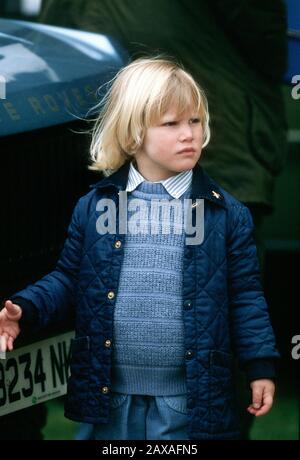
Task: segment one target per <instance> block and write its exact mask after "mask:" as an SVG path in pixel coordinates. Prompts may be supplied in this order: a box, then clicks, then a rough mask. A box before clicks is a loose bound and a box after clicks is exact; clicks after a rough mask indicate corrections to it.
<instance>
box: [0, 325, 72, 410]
mask: <svg viewBox="0 0 300 460" xmlns="http://www.w3.org/2000/svg"><path fill="white" fill-rule="evenodd" d="M74 335H75V334H74V331H72V332H67V333H65V334H61V335H57V336H55V337H51V338H50V339H47V340H41V341H40V342H35V343H32V344H31V345H28V346H25V347H22V348H18V349H16V350H14V351H12V352H8V353H6V359H5V360H4V359H1V360H0V416H1V415H5V414H9V413H10V412H15V411H17V410H20V409H24V408H25V407H29V406H32V405H33V404H38V403H41V402H45V401H47V400H48V399H53V398H57V397H58V396H62V395H64V394H66V391H67V379H68V377H69V374H70V345H71V339H72V338H73V337H74ZM3 357H4V356H2V358H3Z"/></svg>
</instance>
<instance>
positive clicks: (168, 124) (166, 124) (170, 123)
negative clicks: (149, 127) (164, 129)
mask: <svg viewBox="0 0 300 460" xmlns="http://www.w3.org/2000/svg"><path fill="white" fill-rule="evenodd" d="M176 124H177V121H167V122H166V123H164V124H163V126H175V125H176Z"/></svg>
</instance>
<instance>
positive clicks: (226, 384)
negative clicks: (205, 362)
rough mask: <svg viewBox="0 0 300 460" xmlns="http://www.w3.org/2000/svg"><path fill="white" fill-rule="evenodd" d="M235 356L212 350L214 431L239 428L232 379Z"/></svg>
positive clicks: (211, 400) (211, 398)
mask: <svg viewBox="0 0 300 460" xmlns="http://www.w3.org/2000/svg"><path fill="white" fill-rule="evenodd" d="M232 370H233V358H232V355H231V354H230V353H226V352H223V351H219V350H213V351H211V352H210V421H211V427H212V433H221V432H230V431H232V432H233V431H236V430H238V418H237V405H236V401H235V392H234V386H233V379H232Z"/></svg>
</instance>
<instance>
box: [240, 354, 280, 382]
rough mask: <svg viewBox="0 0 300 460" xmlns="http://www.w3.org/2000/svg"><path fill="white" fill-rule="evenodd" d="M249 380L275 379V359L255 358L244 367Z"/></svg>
mask: <svg viewBox="0 0 300 460" xmlns="http://www.w3.org/2000/svg"><path fill="white" fill-rule="evenodd" d="M244 370H245V373H246V378H247V380H248V381H249V382H252V381H253V380H259V379H270V380H275V378H276V367H275V363H274V360H273V359H261V358H259V359H254V360H252V361H249V363H247V364H246V365H245V367H244Z"/></svg>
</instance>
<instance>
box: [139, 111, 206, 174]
mask: <svg viewBox="0 0 300 460" xmlns="http://www.w3.org/2000/svg"><path fill="white" fill-rule="evenodd" d="M202 143H203V130H202V125H201V121H200V118H199V116H198V115H197V114H196V113H194V111H193V110H191V109H188V110H187V111H186V112H185V113H184V115H182V116H178V115H177V111H176V110H175V109H174V108H172V107H171V108H170V109H169V110H167V112H166V113H165V114H164V115H163V116H162V117H161V119H160V120H158V122H157V123H156V124H155V125H154V126H150V127H149V128H148V129H147V130H146V134H145V139H144V143H143V145H142V147H141V148H140V149H139V150H138V152H137V153H136V155H135V158H136V161H137V165H138V169H139V171H140V173H141V174H142V175H143V176H144V177H145V178H146V179H148V180H150V181H158V180H163V179H167V178H168V177H171V176H174V175H175V174H178V173H180V172H182V171H187V170H189V169H192V168H193V167H194V166H195V164H196V163H197V161H198V160H199V158H200V155H201V149H202ZM185 149H187V151H183V150H185Z"/></svg>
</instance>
